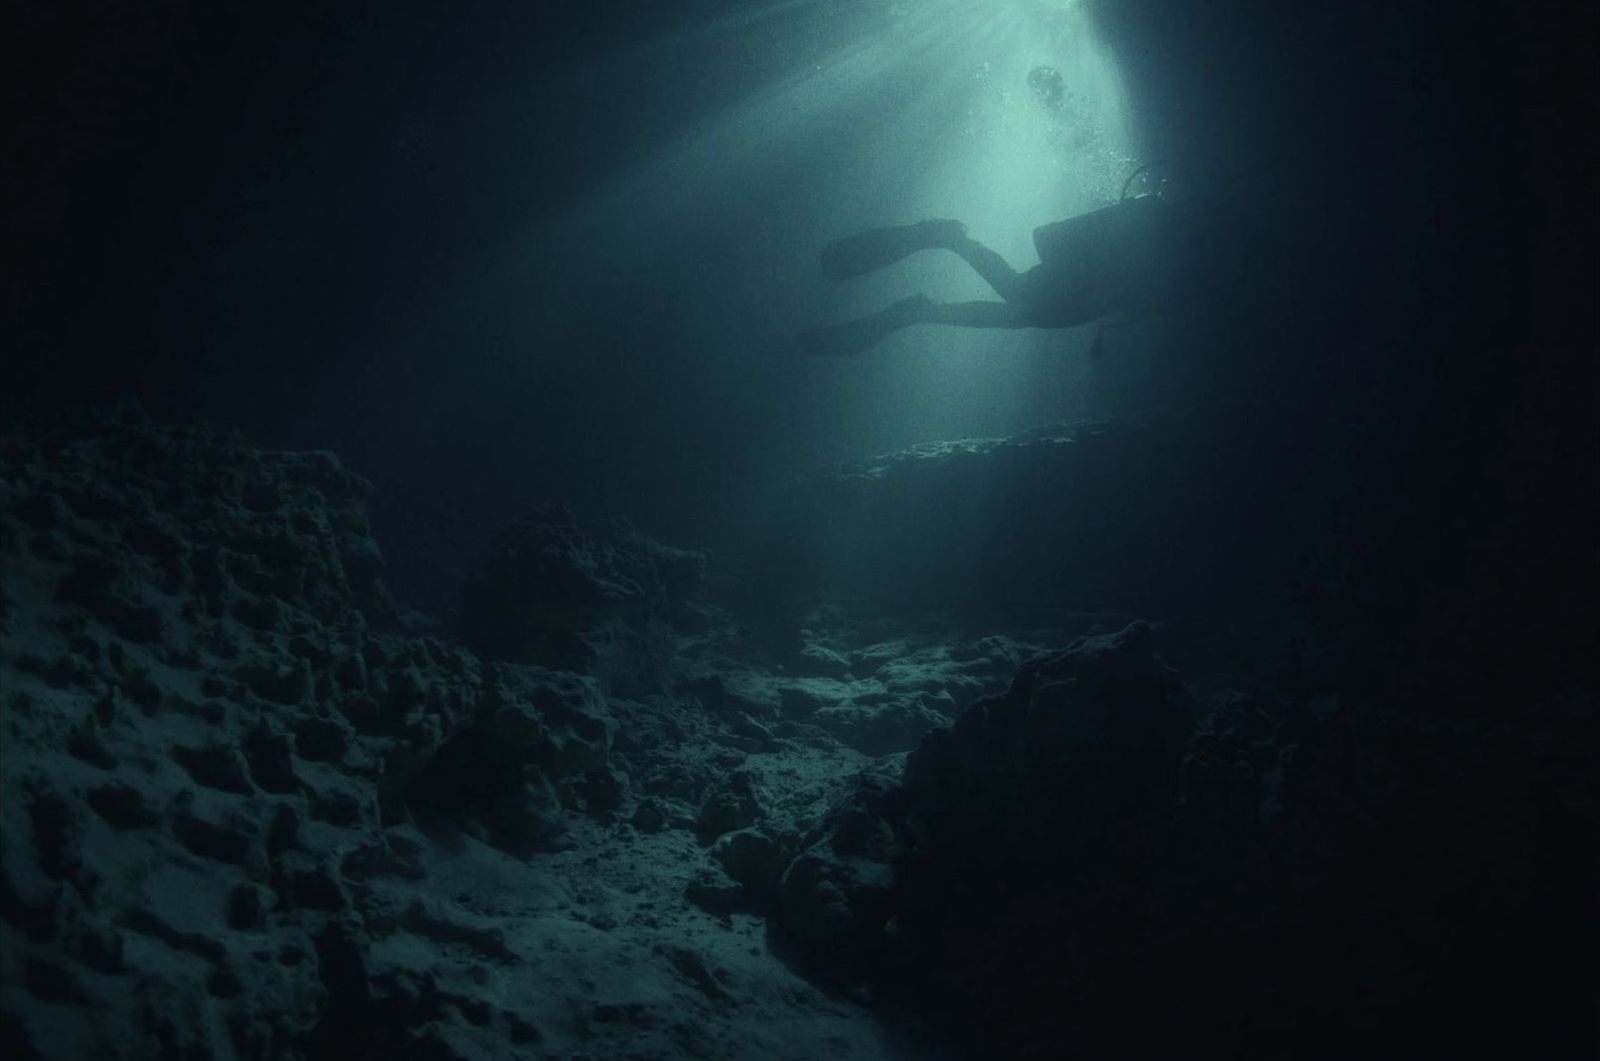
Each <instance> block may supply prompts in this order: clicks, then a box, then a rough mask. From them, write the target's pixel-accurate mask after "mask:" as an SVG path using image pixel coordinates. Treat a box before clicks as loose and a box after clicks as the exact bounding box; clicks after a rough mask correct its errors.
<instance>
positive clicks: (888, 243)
mask: <svg viewBox="0 0 1600 1061" xmlns="http://www.w3.org/2000/svg"><path fill="white" fill-rule="evenodd" d="M966 234H967V226H966V225H963V224H962V223H961V222H959V221H918V222H917V223H916V224H914V225H891V226H890V227H888V228H872V229H868V230H867V231H865V232H858V233H856V234H855V235H854V236H846V237H845V238H844V239H836V240H834V241H833V242H832V243H830V244H828V245H827V246H826V247H824V248H822V275H823V276H826V277H827V278H828V279H830V280H846V279H849V278H850V277H852V276H860V275H862V274H863V273H870V272H872V270H874V269H881V268H883V267H884V266H885V265H891V264H893V263H894V262H897V261H899V260H900V259H901V258H904V257H905V256H906V255H908V254H912V253H915V252H916V251H920V250H926V249H927V248H929V247H944V246H948V245H949V244H951V243H953V242H954V241H956V240H958V239H962V238H964V237H965V236H966Z"/></svg>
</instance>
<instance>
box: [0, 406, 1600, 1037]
mask: <svg viewBox="0 0 1600 1061" xmlns="http://www.w3.org/2000/svg"><path fill="white" fill-rule="evenodd" d="M1107 437H1109V436H1106V433H1105V431H1104V430H1101V429H1096V430H1095V431H1093V432H1090V433H1088V434H1085V435H1083V436H1082V438H1081V439H1080V440H1079V441H1078V442H1077V444H1076V445H1077V448H1076V449H1071V447H1070V446H1069V445H1068V443H1071V442H1072V441H1073V440H1072V439H1071V438H1066V437H1064V436H1062V435H1060V434H1059V433H1057V434H1049V435H1044V436H1040V439H1038V440H1035V441H1036V442H1037V443H1038V444H1039V445H1042V446H1046V447H1047V448H1048V450H1049V456H1048V460H1051V461H1054V460H1058V459H1062V458H1061V457H1060V455H1061V454H1063V453H1067V452H1069V450H1070V452H1071V453H1073V454H1082V455H1084V456H1072V457H1071V458H1070V459H1071V460H1072V461H1087V462H1089V463H1087V464H1084V465H1083V468H1084V471H1083V472H1082V476H1083V477H1087V478H1086V479H1085V481H1093V480H1094V475H1093V459H1094V457H1093V454H1094V453H1095V452H1096V450H1095V448H1094V447H1097V446H1098V447H1101V448H1103V447H1104V446H1106V445H1110V444H1111V443H1110V442H1107V441H1106V438H1107ZM1031 444H1032V443H1030V442H1029V441H1028V440H1020V441H1017V442H1015V443H1014V444H1013V445H1012V446H1011V448H1010V449H1007V448H1006V447H1003V446H1002V447H996V446H989V447H970V446H969V447H953V448H950V449H949V450H948V452H943V451H941V452H938V453H935V452H933V451H928V452H923V453H918V454H914V455H911V456H909V457H906V458H902V459H900V460H898V461H897V462H890V463H887V464H883V465H882V466H881V467H879V468H878V470H877V471H876V472H873V474H871V475H865V473H863V475H865V477H864V478H863V477H862V476H856V477H855V478H856V479H860V480H861V482H862V483H865V482H868V481H869V480H870V481H871V482H878V483H881V482H882V481H883V480H884V479H885V477H886V476H888V475H890V472H892V471H893V469H894V468H896V467H902V466H904V467H913V466H914V467H916V468H921V469H924V470H928V469H932V468H933V466H934V464H938V465H939V467H940V468H943V469H945V471H944V472H941V473H940V474H959V470H958V471H957V472H949V469H950V468H951V467H956V466H958V465H961V464H962V463H963V462H965V464H967V465H970V464H971V463H972V462H982V461H984V460H987V459H991V458H994V457H995V455H996V454H998V455H999V457H1000V458H1003V459H1007V460H1010V459H1012V458H1014V457H1015V455H1016V452H1017V450H1018V447H1023V448H1026V447H1027V446H1029V445H1031ZM913 458H914V460H913ZM0 459H3V461H4V463H3V467H0V491H3V492H0V557H3V562H4V580H3V597H0V607H3V612H0V624H3V626H0V635H3V642H0V668H3V670H0V674H3V688H0V711H3V722H0V726H3V730H0V737H3V740H4V745H3V757H4V758H3V767H4V768H3V771H0V823H3V830H4V831H3V853H0V947H3V954H0V977H3V980H0V1020H3V1028H4V1031H3V1045H4V1047H5V1050H6V1054H7V1056H8V1057H17V1058H26V1057H45V1058H77V1057H127V1058H145V1057H163V1058H166V1057H173V1058H177V1057H182V1058H231V1057H246V1058H269V1057H270V1058H277V1057H306V1058H322V1057H330V1058H331V1057H339V1058H348V1057H376V1056H383V1057H425V1058H509V1057H533V1058H549V1059H565V1061H577V1059H580V1058H588V1059H653V1058H659V1059H674V1058H715V1059H729V1061H735V1059H739V1061H742V1059H766V1058H772V1059H780V1058H789V1059H796V1061H801V1059H811V1058H924V1057H928V1058H933V1057H941V1058H943V1057H948V1058H1034V1057H1037V1058H1044V1057H1057V1056H1064V1051H1068V1050H1072V1051H1076V1052H1077V1053H1078V1054H1079V1056H1085V1057H1154V1056H1191V1057H1274V1058H1278V1057H1281V1058H1293V1057H1330V1058H1332V1057H1352V1056H1368V1057H1374V1056H1408V1057H1422V1056H1440V1054H1439V1053H1438V1051H1439V1050H1441V1049H1449V1048H1451V1047H1452V1046H1453V1044H1456V1043H1460V1042H1464V1041H1477V1042H1479V1043H1481V1044H1483V1045H1486V1046H1488V1047H1491V1048H1510V1047H1511V1046H1513V1045H1515V1046H1518V1047H1523V1048H1527V1049H1532V1050H1534V1051H1536V1053H1535V1054H1527V1053H1524V1054H1523V1056H1565V1055H1563V1054H1562V1053H1561V1051H1562V1049H1564V1047H1565V1045H1566V1044H1567V1043H1568V1042H1570V1041H1571V1040H1570V1038H1569V1033H1570V1032H1571V1031H1572V1029H1573V1027H1574V1026H1575V1025H1574V1023H1573V1021H1572V1018H1573V1016H1574V1015H1575V1014H1581V1013H1582V1012H1583V1007H1584V1004H1585V999H1586V997H1587V996H1586V994H1585V992H1586V991H1587V990H1588V988H1587V987H1586V981H1585V980H1584V979H1583V978H1582V977H1581V976H1575V975H1568V973H1569V967H1578V966H1581V964H1582V962H1583V961H1584V958H1583V955H1584V954H1585V953H1586V951H1585V950H1584V948H1585V947H1586V946H1587V944H1588V943H1589V942H1591V939H1590V936H1589V935H1588V932H1589V929H1590V928H1592V923H1587V922H1583V921H1582V920H1571V919H1570V911H1573V910H1575V909H1580V908H1582V907H1583V906H1584V904H1585V903H1586V902H1588V899H1586V898H1585V896H1584V888H1585V887H1586V885H1587V883H1589V878H1588V876H1587V875H1586V873H1587V869H1592V865H1591V864H1590V863H1589V862H1587V861H1586V859H1588V858H1589V855H1588V853H1587V852H1588V848H1587V841H1586V840H1585V839H1584V837H1585V836H1586V835H1587V834H1586V829H1587V827H1588V826H1589V825H1591V824H1592V822H1593V814H1594V807H1595V789H1594V781H1593V778H1592V776H1591V775H1590V773H1589V772H1588V771H1587V770H1586V769H1585V768H1584V764H1585V757H1586V755H1587V749H1588V748H1590V747H1591V746H1592V740H1593V736H1594V734H1593V728H1592V717H1591V716H1590V714H1589V713H1588V706H1589V705H1587V704H1585V703H1584V702H1582V701H1581V698H1576V697H1569V698H1566V699H1560V700H1558V701H1556V702H1551V703H1537V704H1528V705H1526V706H1525V709H1524V710H1523V711H1522V712H1521V713H1520V714H1519V715H1517V716H1516V717H1515V718H1514V719H1512V720H1510V721H1508V720H1503V719H1502V720H1494V719H1463V720H1459V721H1454V722H1442V721H1439V720H1438V719H1436V718H1434V719H1428V720H1423V719H1420V718H1412V717H1411V716H1409V715H1408V714H1406V713H1405V712H1404V711H1401V710H1397V709H1395V708H1394V707H1393V705H1382V704H1377V703H1369V702H1360V701H1357V700H1353V699H1350V698H1347V697H1344V696H1342V695H1341V694H1340V692H1339V690H1338V689H1337V688H1321V689H1318V690H1315V691H1314V692H1308V691H1306V690H1304V689H1287V688H1286V687H1275V686H1273V685H1272V684H1270V683H1264V682H1262V681H1261V680H1260V678H1259V675H1252V676H1249V677H1246V675H1245V674H1244V673H1243V672H1242V671H1241V673H1240V675H1239V680H1238V681H1237V682H1234V683H1231V684H1230V683H1229V682H1228V681H1226V680H1219V677H1218V674H1219V672H1221V673H1222V674H1223V677H1224V678H1225V677H1226V667H1222V666H1208V667H1205V668H1203V669H1204V670H1205V671H1206V674H1205V678H1204V680H1203V681H1202V680H1199V674H1198V672H1195V673H1190V674H1186V673H1184V672H1183V671H1181V670H1180V669H1174V665H1175V664H1178V663H1179V662H1180V661H1186V660H1189V659H1193V658H1195V655H1196V649H1195V648H1194V645H1195V643H1196V642H1195V641H1194V639H1193V638H1192V637H1189V636H1187V635H1186V634H1185V633H1184V632H1183V631H1179V630H1177V629H1175V628H1172V627H1169V626H1167V625H1165V624H1163V623H1161V622H1148V621H1145V619H1146V618H1159V617H1140V616H1135V615H1128V614H1122V613H1119V612H1113V611H1102V612H1096V611H1069V610H1064V609H1060V608H1036V607H1035V608H1031V609H1030V608H1019V609H1013V610H1010V611H1005V610H993V611H990V612H981V611H979V610H974V609H959V610H958V611H956V612H941V611H939V610H938V609H937V608H935V607H933V606H932V605H931V604H930V602H928V601H916V602H911V601H907V600H905V599H903V595H901V598H900V599H895V600H894V601H893V602H892V606H891V605H890V604H886V603H885V600H884V599H874V597H873V596H872V595H871V594H870V593H865V594H859V593H847V592H843V591H839V592H834V593H829V594H824V595H822V596H820V597H815V598H812V597H807V598H805V599H801V598H800V597H797V596H796V595H794V594H792V593H789V594H779V595H778V598H781V599H767V600H765V604H767V605H771V606H772V607H769V608H767V610H766V611H763V610H762V608H761V607H760V605H761V603H762V602H763V593H764V591H763V586H768V585H775V584H777V582H781V579H779V580H777V582H774V581H771V580H769V581H768V582H767V583H763V582H762V581H761V580H760V579H759V578H758V577H753V576H751V575H750V574H749V572H745V573H743V574H739V573H729V572H728V571H726V570H723V569H722V568H721V566H720V565H719V561H718V560H717V559H716V558H713V557H710V556H708V555H706V554H704V553H701V552H697V551H693V550H686V549H680V548H671V547H667V546H663V545H660V544H658V543H655V542H652V541H650V540H648V539H646V538H644V537H642V536H640V535H638V534H636V533H634V532H632V531H630V530H628V529H627V528H623V527H584V526H581V525H580V524H579V523H578V522H577V521H576V520H574V519H573V518H572V517H571V516H569V515H568V514H566V513H565V512H563V511H561V510H560V509H555V508H552V509H545V510H540V511H538V512H534V513H530V514H529V516H528V517H527V518H526V519H524V520H522V521H519V522H518V523H516V524H514V525H512V526H510V527H508V528H506V529H505V531H504V532H503V533H502V534H501V535H500V536H499V537H498V538H497V539H496V540H495V542H494V544H493V546H492V547H491V549H490V550H489V551H488V553H487V554H486V555H485V556H484V557H483V559H482V560H481V561H480V562H479V563H478V564H477V566H476V567H475V568H474V569H473V571H472V573H471V575H470V576H469V578H468V579H467V580H466V583H465V585H464V587H463V591H462V594H461V603H460V607H459V609H458V610H457V611H456V612H454V613H453V614H451V615H448V616H443V617H435V616H428V615H422V614H419V613H417V612H414V611H412V610H410V609H408V608H407V607H405V606H404V605H403V604H401V603H400V602H398V601H397V600H396V599H395V598H394V596H393V595H392V594H391V592H390V590H389V589H388V588H387V587H386V585H385V581H384V577H383V570H384V568H383V560H382V554H381V552H380V550H379V548H378V544H377V543H376V542H374V540H373V537H372V534H371V531H370V528H369V526H368V523H367V516H366V510H365V498H366V496H367V493H368V490H369V488H368V486H367V484H366V483H365V482H364V481H363V480H362V479H360V478H359V477H358V476H356V475H354V474H352V473H351V472H349V471H347V470H346V469H345V468H344V467H343V466H342V465H341V464H340V462H339V461H338V460H337V459H336V458H335V457H334V456H332V455H330V454H326V453H275V452H263V451H260V450H257V449H254V448H252V447H250V446H249V445H247V444H246V443H245V442H244V441H242V440H241V439H239V438H237V437H234V436H229V435H222V434H216V433H211V432H206V431H200V430H194V429H179V428H169V427H162V426H157V425H152V424H149V423H146V422H143V421H141V420H140V419H138V418H136V417H131V418H124V419H122V420H120V421H114V422H113V421H108V422H106V423H103V424H101V425H99V426H97V427H95V428H93V429H90V430H65V429H63V430H60V431H54V432H52V431H35V432H33V433H32V434H31V435H28V436H26V437H24V436H22V435H14V436H12V437H11V438H9V439H8V440H7V441H6V442H5V444H4V448H3V450H0ZM884 469H889V471H888V472H886V471H885V470H884ZM993 471H994V467H993V466H992V465H991V466H990V467H988V468H987V469H984V472H985V474H986V476H987V478H986V481H989V482H993V481H994V476H993V474H992V473H993ZM891 478H892V476H891ZM852 482H854V480H853V479H852V478H851V477H850V476H839V477H835V484H836V486H837V484H840V483H843V484H846V486H845V487H841V488H849V489H852V490H855V491H856V494H855V495H854V496H857V497H858V498H859V497H860V496H863V495H862V494H861V490H862V487H861V485H860V483H856V484H855V485H854V486H850V485H849V484H850V483H852ZM1093 488H1094V489H1097V490H1102V491H1103V490H1105V489H1107V486H1106V483H1105V482H1104V481H1100V482H1099V483H1098V485H1095V486H1094V487H1093ZM827 489H833V488H832V487H829V488H827ZM918 489H921V488H920V487H919V488H918ZM903 501H904V499H903V498H902V499H901V501H896V502H895V503H894V505H893V506H892V507H893V508H894V509H895V510H896V511H901V512H904V511H905V505H904V504H903V503H902V502H903ZM836 502H837V498H834V499H833V500H831V501H829V506H830V509H831V510H832V511H834V512H835V513H837V512H840V511H844V510H843V509H842V508H841V507H840V506H839V505H838V504H837V503H836ZM906 518H907V519H911V520H915V519H916V514H915V513H910V514H909V515H907V516H906ZM874 525H878V524H874ZM892 531H893V529H892V528H891V532H892ZM968 531H970V528H969V527H964V528H962V529H961V533H968ZM817 533H818V535H819V536H820V537H823V538H828V537H830V536H831V537H834V538H837V536H838V535H839V534H841V533H843V532H842V531H841V530H840V529H839V526H838V525H837V524H834V525H832V526H830V527H824V528H822V529H821V530H819V531H818V532H817ZM850 533H856V532H855V531H851V532H850ZM891 537H892V534H891ZM887 540H888V539H886V541H887ZM962 547H963V546H962V544H961V542H960V541H956V542H955V544H954V545H950V546H949V550H956V551H959V550H960V549H961V548H962ZM873 548H881V549H882V550H884V551H889V550H891V549H892V541H890V542H889V544H886V545H880V546H873ZM864 550H866V547H865V546H863V545H862V544H861V543H860V542H856V543H855V544H854V545H852V546H851V547H850V548H849V549H848V550H846V551H847V552H848V553H850V555H852V556H856V557H857V558H859V557H860V556H862V555H865V553H864ZM949 550H947V552H948V551H949ZM867 551H870V550H867ZM939 555H943V554H940V553H939V552H938V550H935V551H934V552H933V553H929V554H924V559H925V558H926V556H935V557H937V556H939ZM1003 560H1004V558H1003V557H996V556H986V557H985V558H984V563H985V564H987V565H989V566H990V567H994V566H995V565H997V564H1001V565H1002V566H1003ZM872 570H873V571H875V572H877V573H879V574H881V573H882V572H883V570H884V568H883V567H881V566H878V567H874V568H873V569H872ZM906 577H907V578H910V579H915V580H920V581H919V582H918V584H925V583H926V577H925V573H924V574H915V573H913V574H911V575H907V576H906ZM962 577H963V580H964V581H963V585H966V586H969V587H970V585H971V579H972V577H973V572H972V571H967V572H963V573H962ZM1026 581H1027V580H1026V579H1025V578H1021V577H1019V578H1018V582H1019V583H1026ZM1091 584H1095V583H1093V582H1092V580H1091ZM833 588H834V589H838V587H833ZM847 588H848V587H847ZM855 588H856V589H860V588H861V587H860V586H856V587H855ZM867 588H868V589H869V590H870V589H871V588H872V587H870V586H869V587H867ZM888 596H891V597H892V596H894V595H892V594H891V595H888ZM752 601H754V602H756V603H755V604H752ZM779 605H781V607H779ZM774 611H777V612H782V614H780V615H777V616H776V617H774V614H773V612H774ZM980 614H981V615H982V616H983V618H981V619H975V618H974V616H976V615H980ZM777 628H782V630H783V636H781V637H774V636H772V635H773V631H774V630H775V629H777ZM1590 839H1592V837H1590ZM1586 867H1587V869H1586ZM1563 933H1564V934H1563ZM1537 1051H1543V1052H1542V1053H1538V1052H1537ZM1573 1056H1576V1055H1573Z"/></svg>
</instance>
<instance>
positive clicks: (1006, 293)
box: [945, 236, 1023, 302]
mask: <svg viewBox="0 0 1600 1061" xmlns="http://www.w3.org/2000/svg"><path fill="white" fill-rule="evenodd" d="M945 246H946V247H948V248H950V249H951V250H953V251H955V252H956V253H957V254H959V255H961V260H962V261H964V262H966V263H967V264H968V265H970V266H972V270H973V272H975V273H977V274H978V275H979V276H981V277H983V279H984V282H985V283H987V284H988V285H989V286H990V287H992V288H994V293H995V294H997V295H999V296H1000V297H1001V298H1003V299H1005V300H1006V301H1007V302H1014V301H1016V300H1017V297H1018V296H1019V295H1020V294H1021V292H1022V276H1023V274H1022V273H1019V272H1017V271H1016V270H1015V269H1013V268H1011V266H1010V264H1009V263H1008V262H1007V261H1006V260H1005V259H1004V258H1002V257H1000V255H999V254H998V253H996V252H995V251H992V250H990V249H989V248H988V247H985V246H984V245H983V244H981V243H979V242H978V241H977V240H975V239H972V238H971V237H970V236H962V237H961V238H960V239H954V240H951V241H950V242H949V243H946V244H945Z"/></svg>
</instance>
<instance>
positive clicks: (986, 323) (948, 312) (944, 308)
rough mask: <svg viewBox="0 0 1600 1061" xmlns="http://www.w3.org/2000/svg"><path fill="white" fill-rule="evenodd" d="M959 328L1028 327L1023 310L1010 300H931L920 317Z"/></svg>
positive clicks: (926, 320)
mask: <svg viewBox="0 0 1600 1061" xmlns="http://www.w3.org/2000/svg"><path fill="white" fill-rule="evenodd" d="M919 319H920V320H922V321H923V322H925V323H928V324H953V325H955V326H956V327H958V328H1026V327H1028V324H1027V322H1026V321H1024V320H1023V319H1022V311H1021V310H1019V309H1018V308H1017V307H1016V306H1014V305H1012V304H1011V303H1009V302H931V303H929V304H928V305H927V306H926V307H924V308H923V310H922V312H921V316H920V318H919Z"/></svg>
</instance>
